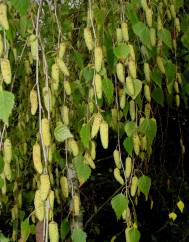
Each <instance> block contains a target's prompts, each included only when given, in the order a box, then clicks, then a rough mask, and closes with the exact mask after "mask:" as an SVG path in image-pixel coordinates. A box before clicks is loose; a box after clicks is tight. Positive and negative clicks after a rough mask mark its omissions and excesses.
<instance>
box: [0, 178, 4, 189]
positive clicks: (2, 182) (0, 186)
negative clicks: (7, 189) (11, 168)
mask: <svg viewBox="0 0 189 242" xmlns="http://www.w3.org/2000/svg"><path fill="white" fill-rule="evenodd" d="M3 186H4V181H3V178H2V177H0V189H1V188H2V187H3Z"/></svg>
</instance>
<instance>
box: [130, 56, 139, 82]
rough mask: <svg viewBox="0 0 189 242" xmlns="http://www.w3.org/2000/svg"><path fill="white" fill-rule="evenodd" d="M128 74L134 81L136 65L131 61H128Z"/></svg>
mask: <svg viewBox="0 0 189 242" xmlns="http://www.w3.org/2000/svg"><path fill="white" fill-rule="evenodd" d="M129 74H130V76H131V77H132V78H133V79H136V77H137V74H136V63H135V61H133V60H130V61H129Z"/></svg>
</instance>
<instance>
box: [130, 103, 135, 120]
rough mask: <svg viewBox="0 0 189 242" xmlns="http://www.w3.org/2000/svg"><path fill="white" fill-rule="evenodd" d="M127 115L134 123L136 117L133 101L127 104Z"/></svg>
mask: <svg viewBox="0 0 189 242" xmlns="http://www.w3.org/2000/svg"><path fill="white" fill-rule="evenodd" d="M129 113H130V116H131V120H132V121H134V120H135V117H136V111H135V101H134V100H131V101H130V102H129Z"/></svg>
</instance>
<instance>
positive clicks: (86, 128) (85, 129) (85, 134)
mask: <svg viewBox="0 0 189 242" xmlns="http://www.w3.org/2000/svg"><path fill="white" fill-rule="evenodd" d="M80 137H81V141H82V143H83V145H84V147H85V148H87V149H88V148H89V141H90V124H83V126H82V128H81V130H80Z"/></svg>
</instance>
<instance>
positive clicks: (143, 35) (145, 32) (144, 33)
mask: <svg viewBox="0 0 189 242" xmlns="http://www.w3.org/2000/svg"><path fill="white" fill-rule="evenodd" d="M132 27H133V31H134V33H135V34H136V35H137V36H138V37H139V39H140V41H141V42H142V43H143V44H144V45H145V46H146V47H148V48H149V49H150V48H151V42H150V31H149V29H148V28H147V26H146V25H145V24H144V23H143V22H141V21H139V22H137V23H136V24H134V25H133V26H132Z"/></svg>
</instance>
